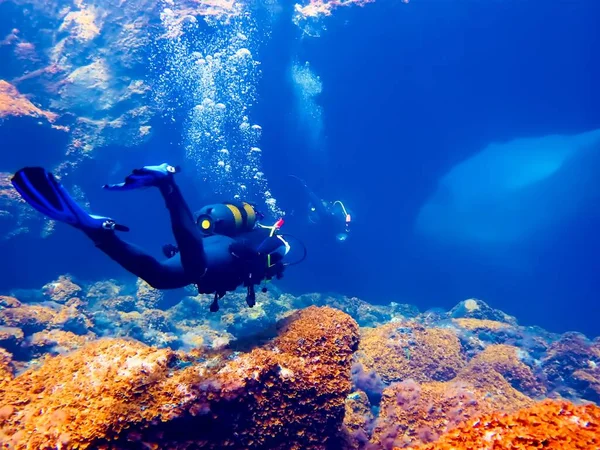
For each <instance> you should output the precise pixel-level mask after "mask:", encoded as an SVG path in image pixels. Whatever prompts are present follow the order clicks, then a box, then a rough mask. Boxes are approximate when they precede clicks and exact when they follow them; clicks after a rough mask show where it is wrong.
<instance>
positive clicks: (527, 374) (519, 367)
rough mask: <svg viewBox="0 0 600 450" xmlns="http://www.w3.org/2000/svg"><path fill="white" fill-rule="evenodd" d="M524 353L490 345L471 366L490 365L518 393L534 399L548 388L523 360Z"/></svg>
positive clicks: (516, 349) (475, 358)
mask: <svg viewBox="0 0 600 450" xmlns="http://www.w3.org/2000/svg"><path fill="white" fill-rule="evenodd" d="M522 353H523V351H522V350H520V349H518V348H516V347H513V346H510V345H490V346H489V347H486V348H485V349H484V350H483V351H482V352H481V353H479V354H478V355H476V356H475V357H474V358H473V359H472V360H471V361H470V362H469V364H470V365H471V366H474V367H482V366H488V365H489V366H490V367H491V368H493V369H494V370H495V371H496V372H498V373H499V374H500V375H502V376H503V377H504V378H505V379H506V381H508V382H509V383H510V384H511V385H512V386H513V387H514V388H515V389H517V390H518V391H520V392H522V393H524V394H526V395H528V396H529V397H532V398H536V397H540V396H542V395H544V394H545V393H546V387H545V386H544V385H543V383H542V380H541V379H540V378H539V377H536V376H535V375H534V373H533V371H532V369H531V367H529V366H528V365H526V364H525V363H524V362H523V361H522V360H521V356H520V355H521V354H522Z"/></svg>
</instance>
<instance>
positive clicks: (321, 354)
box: [0, 307, 358, 449]
mask: <svg viewBox="0 0 600 450" xmlns="http://www.w3.org/2000/svg"><path fill="white" fill-rule="evenodd" d="M357 344H358V326H357V325H356V322H354V320H353V319H352V318H350V317H349V316H348V315H346V314H344V313H342V312H340V311H337V310H334V309H331V308H327V307H323V308H317V307H311V308H307V309H305V310H302V311H300V312H297V313H295V314H293V315H292V316H291V317H289V318H288V319H287V320H286V321H285V322H284V324H283V326H282V329H281V332H280V334H279V336H278V337H276V338H275V339H274V340H272V341H270V342H269V343H268V344H266V345H264V346H263V347H259V348H255V349H254V350H252V351H251V352H250V353H246V354H241V355H237V354H231V355H229V356H227V355H217V356H216V357H214V358H202V359H200V360H198V361H192V360H191V357H189V356H184V355H183V354H180V353H176V352H174V351H172V350H168V349H162V350H158V349H155V348H151V347H148V346H146V345H144V344H141V343H139V342H135V341H126V340H115V339H101V340H98V341H95V342H93V343H91V344H88V345H87V346H85V347H84V348H83V349H81V350H78V351H76V352H73V353H71V354H69V355H66V356H57V357H54V358H48V359H47V361H46V362H45V363H44V364H43V365H42V366H41V368H40V369H38V370H28V371H26V372H25V373H23V374H21V375H19V376H18V377H17V378H15V379H14V380H12V381H10V382H9V383H8V385H7V386H6V389H5V390H4V391H2V392H0V412H1V414H0V427H1V428H0V433H1V434H0V440H1V441H2V442H8V443H10V444H12V445H13V448H15V449H21V448H48V447H52V448H54V447H56V448H99V447H104V448H142V447H143V446H150V447H149V448H160V447H162V448H187V446H188V444H191V442H192V441H193V442H194V444H195V445H196V446H203V447H205V448H227V447H229V448H242V447H243V448H290V449H292V448H296V449H301V448H302V449H304V448H324V447H325V446H326V445H327V443H329V442H331V441H332V440H334V439H336V438H337V437H338V434H339V433H340V430H341V425H342V420H343V416H344V409H345V399H346V396H347V395H348V394H349V392H350V389H351V382H350V365H351V360H352V353H353V351H354V350H355V349H356V346H357ZM185 366H187V367H185ZM182 367H183V368H182ZM146 448H147V447H146Z"/></svg>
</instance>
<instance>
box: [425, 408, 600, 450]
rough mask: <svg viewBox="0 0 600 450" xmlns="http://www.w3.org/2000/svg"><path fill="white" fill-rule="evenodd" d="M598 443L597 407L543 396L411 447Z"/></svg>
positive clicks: (457, 449)
mask: <svg viewBox="0 0 600 450" xmlns="http://www.w3.org/2000/svg"><path fill="white" fill-rule="evenodd" d="M598 446H600V407H598V406H596V405H583V406H574V405H573V404H571V403H567V402H556V401H551V400H547V401H544V402H542V403H539V404H537V405H534V406H532V407H530V408H527V409H523V410H520V411H517V412H515V413H512V414H503V413H492V414H488V415H485V416H482V417H478V418H476V419H472V420H469V421H467V422H465V423H464V424H462V425H461V426H460V427H458V428H455V429H454V430H452V431H450V432H448V433H446V434H445V435H443V436H442V437H441V438H440V439H439V440H438V441H437V442H435V443H433V444H428V445H423V446H420V447H413V450H417V449H418V450H463V449H464V450H467V449H476V448H478V449H479V448H481V449H483V448H498V449H509V448H510V449H515V450H518V449H523V450H525V449H532V448H549V449H593V448H598Z"/></svg>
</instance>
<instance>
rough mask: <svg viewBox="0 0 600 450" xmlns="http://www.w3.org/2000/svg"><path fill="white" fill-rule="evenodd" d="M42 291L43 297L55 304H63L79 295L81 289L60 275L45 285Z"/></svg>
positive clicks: (69, 279)
mask: <svg viewBox="0 0 600 450" xmlns="http://www.w3.org/2000/svg"><path fill="white" fill-rule="evenodd" d="M42 291H43V292H44V295H45V296H47V297H49V298H50V299H51V300H52V301H55V302H57V303H64V302H66V301H67V300H69V299H70V298H73V297H76V296H77V295H79V294H80V293H81V288H80V287H79V286H78V285H76V284H75V283H74V282H73V280H71V278H69V277H67V276H64V275H61V276H60V277H58V280H56V281H53V282H51V283H48V284H46V285H45V286H44V287H43V288H42Z"/></svg>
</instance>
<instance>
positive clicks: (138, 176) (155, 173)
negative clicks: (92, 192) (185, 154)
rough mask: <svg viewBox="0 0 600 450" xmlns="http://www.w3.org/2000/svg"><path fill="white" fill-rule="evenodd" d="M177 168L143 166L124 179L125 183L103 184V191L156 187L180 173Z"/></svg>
mask: <svg viewBox="0 0 600 450" xmlns="http://www.w3.org/2000/svg"><path fill="white" fill-rule="evenodd" d="M180 171H181V169H180V168H179V166H171V165H169V164H167V163H163V164H161V165H159V166H144V167H142V168H141V169H134V170H133V171H132V172H131V174H130V175H127V177H125V181H124V182H122V183H117V184H105V185H104V186H103V188H104V189H107V190H109V191H128V190H132V189H140V188H145V187H151V186H158V185H159V184H160V183H161V182H162V181H164V180H166V179H168V178H169V177H171V176H173V174H175V173H178V172H180Z"/></svg>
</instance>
